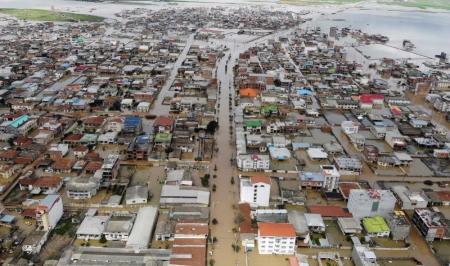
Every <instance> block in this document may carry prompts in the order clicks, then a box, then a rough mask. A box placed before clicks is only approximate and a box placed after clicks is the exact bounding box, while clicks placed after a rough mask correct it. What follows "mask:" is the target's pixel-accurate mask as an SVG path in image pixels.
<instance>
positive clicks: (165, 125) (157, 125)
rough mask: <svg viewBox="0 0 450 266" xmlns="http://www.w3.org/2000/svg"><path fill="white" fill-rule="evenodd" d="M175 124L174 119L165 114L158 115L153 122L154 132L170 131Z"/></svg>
mask: <svg viewBox="0 0 450 266" xmlns="http://www.w3.org/2000/svg"><path fill="white" fill-rule="evenodd" d="M174 126H175V119H173V118H171V117H167V116H159V117H157V118H156V119H155V122H153V129H154V132H157V133H171V132H172V131H173V128H174Z"/></svg>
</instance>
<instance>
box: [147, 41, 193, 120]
mask: <svg viewBox="0 0 450 266" xmlns="http://www.w3.org/2000/svg"><path fill="white" fill-rule="evenodd" d="M194 36H195V33H192V34H191V35H189V37H188V38H187V40H186V45H185V46H184V48H183V51H181V53H180V55H179V56H178V59H177V61H176V62H175V63H174V64H173V67H172V70H171V72H170V75H169V77H168V78H167V80H166V83H165V84H164V86H163V87H162V89H161V91H160V92H159V93H158V97H157V98H156V100H155V102H154V103H153V105H152V109H151V110H150V113H151V114H153V115H156V116H160V115H168V114H169V111H170V105H164V104H163V101H164V98H165V97H167V96H173V93H170V92H169V90H170V87H172V84H173V82H174V81H175V78H176V77H177V75H178V69H179V68H180V67H181V65H182V64H183V62H184V60H185V59H186V56H187V54H188V52H189V49H191V46H192V43H193V42H194Z"/></svg>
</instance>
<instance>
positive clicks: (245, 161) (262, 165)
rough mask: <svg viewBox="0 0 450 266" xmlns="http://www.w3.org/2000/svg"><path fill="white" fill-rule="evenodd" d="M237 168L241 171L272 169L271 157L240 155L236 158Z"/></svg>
mask: <svg viewBox="0 0 450 266" xmlns="http://www.w3.org/2000/svg"><path fill="white" fill-rule="evenodd" d="M236 162H237V167H238V168H239V169H240V170H241V171H264V170H269V169H270V156H269V155H259V154H252V155H248V154H245V155H238V156H237V158H236Z"/></svg>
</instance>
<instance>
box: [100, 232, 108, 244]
mask: <svg viewBox="0 0 450 266" xmlns="http://www.w3.org/2000/svg"><path fill="white" fill-rule="evenodd" d="M107 241H108V240H106V237H105V235H104V234H102V235H101V236H100V240H99V241H98V242H100V243H102V244H105V243H106V242H107Z"/></svg>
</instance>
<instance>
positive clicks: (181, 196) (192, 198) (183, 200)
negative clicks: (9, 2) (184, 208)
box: [159, 185, 210, 206]
mask: <svg viewBox="0 0 450 266" xmlns="http://www.w3.org/2000/svg"><path fill="white" fill-rule="evenodd" d="M209 195H210V192H209V189H207V188H203V187H195V186H192V187H189V186H180V185H163V186H162V189H161V196H160V198H159V203H160V204H161V205H191V206H194V205H202V206H208V205H209Z"/></svg>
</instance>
